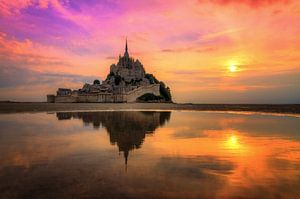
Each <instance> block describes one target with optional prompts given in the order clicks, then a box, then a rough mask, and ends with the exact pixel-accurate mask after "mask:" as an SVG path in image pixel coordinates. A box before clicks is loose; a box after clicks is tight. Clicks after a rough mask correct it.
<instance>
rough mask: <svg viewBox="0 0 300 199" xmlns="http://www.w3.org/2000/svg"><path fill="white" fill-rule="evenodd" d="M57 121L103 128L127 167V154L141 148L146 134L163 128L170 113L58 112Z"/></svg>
mask: <svg viewBox="0 0 300 199" xmlns="http://www.w3.org/2000/svg"><path fill="white" fill-rule="evenodd" d="M56 116H57V118H58V120H65V119H71V118H75V119H81V120H82V121H83V122H84V124H85V125H89V124H92V125H93V127H94V128H95V129H98V128H100V126H102V127H104V128H105V129H106V130H107V133H108V134H109V138H110V143H111V144H112V145H117V146H118V149H119V151H120V152H123V155H124V159H125V164H126V165H127V161H128V156H129V152H130V151H131V150H134V149H139V148H141V146H142V144H143V142H144V140H145V137H146V135H147V134H152V133H154V132H155V130H156V129H157V128H158V127H160V126H163V125H164V124H165V123H166V122H167V121H169V120H170V117H171V112H169V111H165V112H155V111H122V112H117V111H112V112H61V113H60V112H58V113H56Z"/></svg>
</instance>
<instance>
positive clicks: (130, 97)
mask: <svg viewBox="0 0 300 199" xmlns="http://www.w3.org/2000/svg"><path fill="white" fill-rule="evenodd" d="M159 86H160V85H159V84H150V85H148V86H142V87H139V88H137V89H134V90H132V91H129V92H128V93H127V96H126V101H127V102H135V101H136V99H137V98H138V97H140V96H142V95H144V94H146V93H152V94H154V95H157V96H159V95H160V92H159Z"/></svg>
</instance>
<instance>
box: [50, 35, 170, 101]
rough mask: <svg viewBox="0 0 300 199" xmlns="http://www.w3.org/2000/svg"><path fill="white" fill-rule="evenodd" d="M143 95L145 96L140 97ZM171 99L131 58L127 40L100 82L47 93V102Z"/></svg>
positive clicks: (141, 66)
mask: <svg viewBox="0 0 300 199" xmlns="http://www.w3.org/2000/svg"><path fill="white" fill-rule="evenodd" d="M143 96H146V97H143ZM137 100H139V101H141V100H144V101H145V100H147V101H152V102H171V101H172V99H171V94H170V89H169V88H168V87H165V84H164V83H163V82H159V81H158V80H157V79H156V78H155V77H154V76H153V75H152V74H146V72H145V68H144V66H143V64H142V63H141V62H140V61H139V60H138V59H136V60H135V59H134V58H132V57H130V55H129V52H128V44H127V39H126V44H125V52H124V55H123V56H121V55H119V60H118V63H117V64H112V65H111V66H110V72H109V74H108V75H107V77H106V79H105V80H104V81H103V82H102V83H101V82H100V81H96V80H95V81H94V83H93V84H87V83H86V84H84V85H83V87H82V88H81V89H78V90H71V89H69V88H59V89H58V91H57V95H56V96H55V95H47V101H48V102H135V101H137Z"/></svg>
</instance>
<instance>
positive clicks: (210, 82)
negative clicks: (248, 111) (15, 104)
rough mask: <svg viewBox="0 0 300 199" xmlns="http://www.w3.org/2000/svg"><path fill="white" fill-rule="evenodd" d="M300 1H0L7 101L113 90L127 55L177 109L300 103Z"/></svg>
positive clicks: (1, 95)
mask: <svg viewBox="0 0 300 199" xmlns="http://www.w3.org/2000/svg"><path fill="white" fill-rule="evenodd" d="M299 22H300V1H299V0H239V1H238V0H188V1H184V2H183V1H181V0H164V1H160V0H144V1H143V0H0V100H15V101H45V100H46V94H54V93H55V92H56V90H57V88H59V87H69V88H72V89H78V88H81V87H82V86H83V84H84V83H92V82H93V80H94V79H100V80H105V78H106V75H107V74H108V72H109V67H110V65H111V64H113V63H116V62H117V61H118V56H119V54H123V53H124V47H125V39H126V37H127V39H128V48H129V54H130V56H132V57H134V58H135V59H139V60H140V61H141V62H142V64H143V65H144V67H145V69H146V71H147V72H148V73H153V74H154V75H155V76H156V77H157V78H158V79H159V80H161V81H164V82H165V83H166V84H167V85H168V86H169V87H170V88H171V92H172V96H173V100H174V101H175V102H179V103H183V102H184V103H300V36H299V35H300V23H299Z"/></svg>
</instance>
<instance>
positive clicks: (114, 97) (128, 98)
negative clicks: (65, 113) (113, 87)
mask: <svg viewBox="0 0 300 199" xmlns="http://www.w3.org/2000/svg"><path fill="white" fill-rule="evenodd" d="M146 93H152V94H154V95H160V92H159V84H151V85H148V86H142V87H138V88H137V89H134V90H132V91H129V92H128V93H127V94H112V93H95V94H72V95H63V96H55V100H54V99H50V98H49V99H47V101H48V102H54V101H55V103H75V102H82V103H90V102H100V103H101V102H102V103H107V102H112V103H113V102H115V103H116V102H135V101H136V99H137V98H138V97H140V96H142V95H144V94H146Z"/></svg>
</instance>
